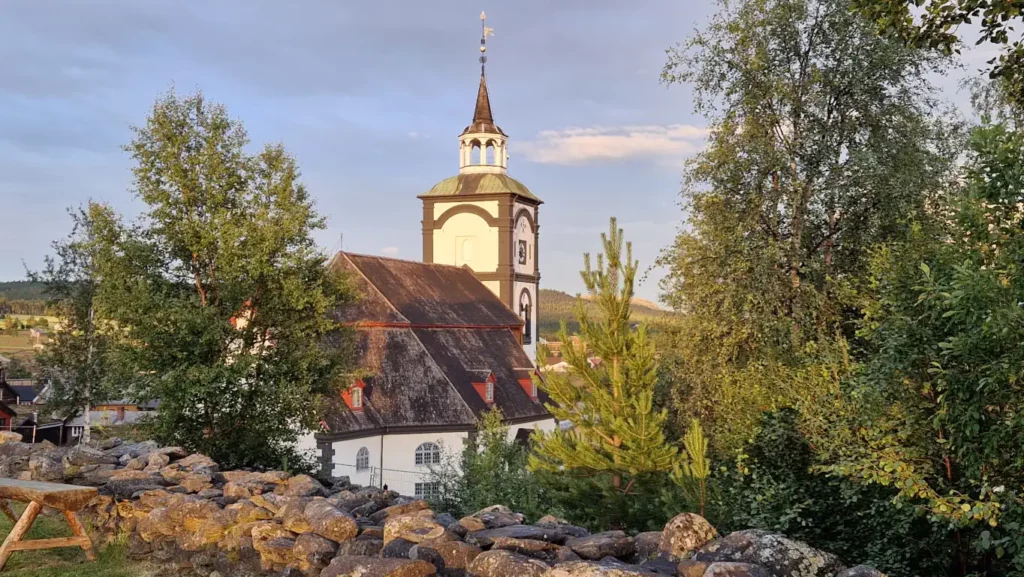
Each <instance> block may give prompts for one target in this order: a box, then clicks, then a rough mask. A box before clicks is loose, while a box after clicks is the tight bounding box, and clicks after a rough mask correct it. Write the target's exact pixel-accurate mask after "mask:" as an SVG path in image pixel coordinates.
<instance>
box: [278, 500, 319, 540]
mask: <svg viewBox="0 0 1024 577" xmlns="http://www.w3.org/2000/svg"><path fill="white" fill-rule="evenodd" d="M308 504H309V500H308V499H304V498H301V497H293V498H289V502H288V503H285V505H284V506H283V507H281V510H280V511H278V512H277V515H274V517H275V518H277V519H280V520H281V524H282V525H284V528H285V529H288V530H289V531H291V532H292V533H298V534H300V535H301V534H303V533H312V532H313V526H312V525H310V523H309V520H307V519H306V514H305V512H306V505H308Z"/></svg>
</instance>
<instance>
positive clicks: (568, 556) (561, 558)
mask: <svg viewBox="0 0 1024 577" xmlns="http://www.w3.org/2000/svg"><path fill="white" fill-rule="evenodd" d="M582 560H583V558H582V557H580V556H579V555H577V554H576V552H575V551H573V550H572V549H571V548H569V547H566V546H565V545H562V546H560V547H559V548H558V552H557V553H556V554H555V563H568V562H569V561H582Z"/></svg>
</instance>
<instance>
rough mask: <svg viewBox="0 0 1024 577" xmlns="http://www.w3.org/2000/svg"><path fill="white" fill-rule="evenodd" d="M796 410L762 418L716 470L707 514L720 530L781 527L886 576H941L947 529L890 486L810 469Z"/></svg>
mask: <svg viewBox="0 0 1024 577" xmlns="http://www.w3.org/2000/svg"><path fill="white" fill-rule="evenodd" d="M799 420H800V419H799V415H798V413H797V412H796V411H793V410H783V411H778V412H775V413H769V414H766V415H765V416H764V419H763V421H762V422H761V426H760V427H759V431H758V433H757V435H756V436H755V438H754V439H753V440H752V441H751V442H749V443H748V444H746V445H745V446H744V448H743V451H742V452H741V453H740V454H739V455H738V456H737V457H736V458H735V460H734V462H733V463H731V464H730V466H728V467H722V468H721V469H720V470H719V471H718V472H716V474H715V477H714V483H715V487H716V491H715V492H713V493H712V496H713V497H712V502H711V503H710V505H709V518H710V519H711V521H712V522H713V523H714V524H715V526H716V527H717V528H718V529H719V530H720V531H732V530H738V529H743V528H748V527H754V528H761V529H768V530H772V531H779V532H782V533H784V534H786V535H788V536H790V537H793V538H795V539H800V540H802V541H805V542H807V543H809V544H811V545H812V546H814V547H817V548H820V549H822V550H825V551H830V552H832V553H835V554H837V555H839V556H840V557H841V558H842V559H843V560H844V561H846V562H847V563H849V564H854V563H867V564H870V565H872V566H874V567H877V568H878V569H880V570H882V571H884V572H885V573H887V574H889V575H892V576H894V577H911V576H916V575H939V574H943V573H944V571H945V569H946V567H948V566H949V564H950V562H951V561H952V552H951V551H950V548H949V546H948V538H949V535H948V531H947V530H946V529H945V528H944V527H942V526H940V525H935V524H932V523H929V522H928V519H927V518H926V517H925V516H924V515H923V514H921V513H920V511H919V510H918V509H917V508H915V507H912V506H900V505H899V504H896V503H894V502H893V498H894V497H895V496H896V491H894V490H892V489H890V488H883V487H878V486H862V485H858V484H857V483H854V482H852V481H850V480H848V479H843V478H840V477H834V476H828V475H824V474H821V473H814V472H812V469H813V466H814V464H815V455H814V452H813V451H812V450H811V447H810V445H809V444H808V442H807V440H806V438H805V437H804V435H803V433H802V432H801V431H800V429H799V426H798V425H799Z"/></svg>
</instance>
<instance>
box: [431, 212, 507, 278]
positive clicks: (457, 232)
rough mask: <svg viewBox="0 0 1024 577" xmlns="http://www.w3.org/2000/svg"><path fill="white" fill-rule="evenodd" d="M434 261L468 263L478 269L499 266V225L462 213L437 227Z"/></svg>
mask: <svg viewBox="0 0 1024 577" xmlns="http://www.w3.org/2000/svg"><path fill="white" fill-rule="evenodd" d="M434 262H436V263H439V264H452V265H455V266H462V265H468V266H469V268H471V269H473V270H474V271H476V272H493V271H496V270H498V229H497V228H492V227H491V226H489V225H488V224H487V222H486V221H484V219H482V218H481V217H479V216H478V215H475V214H472V213H460V214H456V215H455V216H453V217H451V218H449V219H448V220H447V221H445V223H444V225H443V226H442V227H441V228H440V229H435V230H434Z"/></svg>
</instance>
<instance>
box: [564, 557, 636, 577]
mask: <svg viewBox="0 0 1024 577" xmlns="http://www.w3.org/2000/svg"><path fill="white" fill-rule="evenodd" d="M544 577H651V574H650V573H648V572H646V571H643V570H641V569H639V568H630V567H629V566H620V565H612V564H608V563H599V562H597V561H569V562H567V563H559V564H558V565H555V566H554V567H552V568H551V569H549V570H548V571H547V573H545V574H544Z"/></svg>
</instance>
